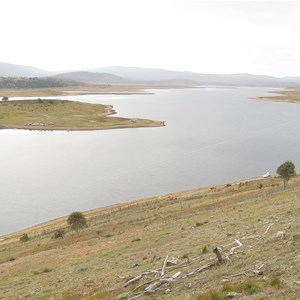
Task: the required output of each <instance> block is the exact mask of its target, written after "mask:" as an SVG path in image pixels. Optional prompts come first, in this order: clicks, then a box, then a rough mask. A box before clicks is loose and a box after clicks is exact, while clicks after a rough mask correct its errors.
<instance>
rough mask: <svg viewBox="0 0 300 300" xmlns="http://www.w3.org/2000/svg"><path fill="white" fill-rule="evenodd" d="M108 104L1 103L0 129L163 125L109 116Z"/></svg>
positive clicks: (80, 128)
mask: <svg viewBox="0 0 300 300" xmlns="http://www.w3.org/2000/svg"><path fill="white" fill-rule="evenodd" d="M111 113H113V110H112V107H111V106H105V105H101V104H89V103H82V102H75V101H66V100H42V99H38V100H20V101H8V102H3V101H2V102H0V128H18V129H39V130H97V129H110V128H128V127H152V126H163V122H158V121H151V120H145V119H134V120H132V119H128V118H117V117H108V115H109V114H111Z"/></svg>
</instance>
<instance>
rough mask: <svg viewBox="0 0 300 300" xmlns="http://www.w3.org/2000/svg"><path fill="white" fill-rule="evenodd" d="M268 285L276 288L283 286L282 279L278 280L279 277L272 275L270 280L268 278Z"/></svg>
mask: <svg viewBox="0 0 300 300" xmlns="http://www.w3.org/2000/svg"><path fill="white" fill-rule="evenodd" d="M270 285H271V286H273V287H275V288H277V289H280V288H281V287H282V286H283V283H282V281H281V280H280V278H278V277H273V278H272V279H271V280H270Z"/></svg>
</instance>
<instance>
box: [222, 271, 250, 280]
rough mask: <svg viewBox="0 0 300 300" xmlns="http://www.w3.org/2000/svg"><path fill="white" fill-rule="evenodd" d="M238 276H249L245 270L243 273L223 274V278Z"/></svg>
mask: <svg viewBox="0 0 300 300" xmlns="http://www.w3.org/2000/svg"><path fill="white" fill-rule="evenodd" d="M238 276H247V274H246V273H245V272H243V273H238V274H233V275H229V276H223V278H224V279H230V278H234V277H238Z"/></svg>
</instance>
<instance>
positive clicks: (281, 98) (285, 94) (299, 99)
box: [255, 89, 300, 103]
mask: <svg viewBox="0 0 300 300" xmlns="http://www.w3.org/2000/svg"><path fill="white" fill-rule="evenodd" d="M276 93H278V94H279V95H278V96H270V97H257V98H255V99H256V100H262V101H272V102H289V103H300V90H299V89H293V90H287V91H282V92H276Z"/></svg>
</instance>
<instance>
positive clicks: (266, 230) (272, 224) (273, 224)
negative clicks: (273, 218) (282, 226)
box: [262, 223, 274, 236]
mask: <svg viewBox="0 0 300 300" xmlns="http://www.w3.org/2000/svg"><path fill="white" fill-rule="evenodd" d="M273 225H274V223H272V224H270V225H269V226H268V228H267V229H266V231H265V232H264V233H263V234H262V236H264V235H266V234H267V232H268V231H269V229H270V228H271V226H273Z"/></svg>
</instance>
